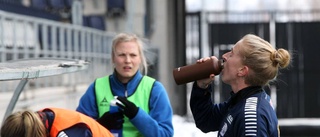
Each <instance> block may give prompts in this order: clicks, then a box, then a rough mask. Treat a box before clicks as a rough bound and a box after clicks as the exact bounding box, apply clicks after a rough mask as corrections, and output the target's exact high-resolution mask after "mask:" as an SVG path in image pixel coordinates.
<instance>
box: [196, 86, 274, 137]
mask: <svg viewBox="0 0 320 137" xmlns="http://www.w3.org/2000/svg"><path fill="white" fill-rule="evenodd" d="M210 91H211V86H209V87H208V88H207V89H201V88H199V87H198V86H197V84H196V82H195V83H194V85H193V88H192V93H191V99H190V107H191V112H192V114H193V117H194V120H195V124H196V126H197V127H198V128H199V129H200V130H201V131H202V132H205V133H207V132H210V131H219V132H218V136H219V137H220V136H221V137H245V136H256V137H278V136H279V128H278V119H277V116H276V113H275V111H274V109H273V107H272V104H271V100H270V96H269V95H267V94H266V92H265V91H264V90H263V89H262V88H261V87H260V86H255V87H247V88H244V89H242V90H240V91H239V92H237V93H236V94H234V93H233V92H232V93H231V97H230V98H229V99H228V100H227V101H225V102H223V103H219V104H214V103H212V100H211V92H210Z"/></svg>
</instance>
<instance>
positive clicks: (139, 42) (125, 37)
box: [112, 33, 148, 75]
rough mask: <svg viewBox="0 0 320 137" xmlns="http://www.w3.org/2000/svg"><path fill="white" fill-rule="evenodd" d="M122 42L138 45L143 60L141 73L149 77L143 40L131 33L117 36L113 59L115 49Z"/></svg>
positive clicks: (113, 46) (113, 45)
mask: <svg viewBox="0 0 320 137" xmlns="http://www.w3.org/2000/svg"><path fill="white" fill-rule="evenodd" d="M121 42H136V43H137V45H138V49H139V53H140V59H141V64H140V67H139V69H140V71H141V73H142V74H144V75H147V73H148V69H147V60H146V57H145V55H144V52H143V51H144V46H143V44H144V43H143V42H142V40H141V39H140V38H139V37H138V36H137V35H135V34H129V33H120V34H118V35H116V36H115V37H114V39H113V41H112V58H113V57H114V55H115V53H114V52H115V49H116V46H117V45H118V44H119V43H121Z"/></svg>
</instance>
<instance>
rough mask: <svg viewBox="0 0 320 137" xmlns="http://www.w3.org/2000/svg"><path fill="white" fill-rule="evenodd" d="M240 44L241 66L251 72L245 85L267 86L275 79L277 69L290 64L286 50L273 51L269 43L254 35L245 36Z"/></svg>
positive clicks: (289, 56) (289, 57)
mask: <svg viewBox="0 0 320 137" xmlns="http://www.w3.org/2000/svg"><path fill="white" fill-rule="evenodd" d="M241 42H242V44H240V45H241V46H242V48H241V50H240V54H241V55H242V56H243V64H244V65H246V66H248V67H249V68H250V70H252V71H249V74H248V75H247V76H246V77H245V82H246V84H249V85H254V86H264V85H267V84H268V83H269V82H270V81H271V80H274V79H275V78H276V76H277V75H278V71H279V69H283V68H286V67H287V66H288V65H289V64H290V61H291V55H290V53H289V52H288V51H287V50H285V49H282V48H280V49H275V48H274V47H272V45H271V44H270V43H269V42H267V41H265V40H263V39H262V38H260V37H258V36H256V35H253V34H247V35H245V36H244V37H243V38H242V39H241Z"/></svg>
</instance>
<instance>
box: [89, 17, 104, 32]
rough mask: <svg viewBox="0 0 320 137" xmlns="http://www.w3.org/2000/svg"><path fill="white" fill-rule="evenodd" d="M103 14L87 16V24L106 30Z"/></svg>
mask: <svg viewBox="0 0 320 137" xmlns="http://www.w3.org/2000/svg"><path fill="white" fill-rule="evenodd" d="M105 25H106V24H105V20H104V16H100V15H92V16H88V26H89V27H91V28H96V29H99V30H106V26H105Z"/></svg>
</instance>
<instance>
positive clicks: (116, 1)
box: [107, 0, 125, 17]
mask: <svg viewBox="0 0 320 137" xmlns="http://www.w3.org/2000/svg"><path fill="white" fill-rule="evenodd" d="M107 8H108V9H107V15H108V16H111V17H119V16H122V15H124V13H125V0H107Z"/></svg>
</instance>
